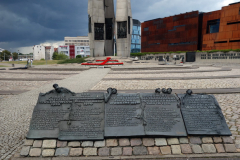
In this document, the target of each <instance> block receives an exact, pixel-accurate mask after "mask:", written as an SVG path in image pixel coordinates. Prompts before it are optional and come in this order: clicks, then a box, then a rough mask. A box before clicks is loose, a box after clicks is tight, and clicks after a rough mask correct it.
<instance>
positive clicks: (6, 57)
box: [0, 50, 11, 61]
mask: <svg viewBox="0 0 240 160" xmlns="http://www.w3.org/2000/svg"><path fill="white" fill-rule="evenodd" d="M4 54H5V60H6V61H8V60H9V58H10V57H11V52H10V51H8V50H4V51H2V53H1V55H0V58H1V59H2V60H4Z"/></svg>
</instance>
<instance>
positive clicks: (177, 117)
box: [141, 93, 187, 136]
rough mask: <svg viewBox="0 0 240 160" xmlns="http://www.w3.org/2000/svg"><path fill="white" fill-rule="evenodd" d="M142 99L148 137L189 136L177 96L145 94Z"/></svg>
mask: <svg viewBox="0 0 240 160" xmlns="http://www.w3.org/2000/svg"><path fill="white" fill-rule="evenodd" d="M141 98H142V106H143V110H144V122H145V134H146V135H156V136H158V135H161V136H187V133H186V130H185V126H184V123H183V119H182V115H181V111H180V101H179V99H178V97H176V95H174V94H163V93H145V94H141Z"/></svg>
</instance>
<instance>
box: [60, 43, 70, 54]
mask: <svg viewBox="0 0 240 160" xmlns="http://www.w3.org/2000/svg"><path fill="white" fill-rule="evenodd" d="M58 53H64V54H65V55H67V56H69V55H70V54H69V46H68V45H65V46H59V47H58Z"/></svg>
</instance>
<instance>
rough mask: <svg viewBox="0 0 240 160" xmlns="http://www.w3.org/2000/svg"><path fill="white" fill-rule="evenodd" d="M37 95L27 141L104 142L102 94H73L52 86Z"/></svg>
mask: <svg viewBox="0 0 240 160" xmlns="http://www.w3.org/2000/svg"><path fill="white" fill-rule="evenodd" d="M54 88H55V90H51V91H49V92H47V93H45V94H42V93H41V94H40V95H39V98H38V102H37V105H36V106H35V108H34V111H33V114H32V119H31V123H30V127H29V132H28V134H27V138H29V139H48V138H58V139H60V140H100V139H104V103H105V102H104V93H78V94H76V93H73V92H71V91H70V90H68V89H66V88H61V87H58V85H55V86H54Z"/></svg>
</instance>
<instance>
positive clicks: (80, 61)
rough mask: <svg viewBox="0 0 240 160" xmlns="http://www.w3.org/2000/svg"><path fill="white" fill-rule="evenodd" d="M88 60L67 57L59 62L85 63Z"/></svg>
mask: <svg viewBox="0 0 240 160" xmlns="http://www.w3.org/2000/svg"><path fill="white" fill-rule="evenodd" d="M83 62H86V61H85V59H84V58H74V59H66V60H63V61H59V62H58V64H65V63H83Z"/></svg>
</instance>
